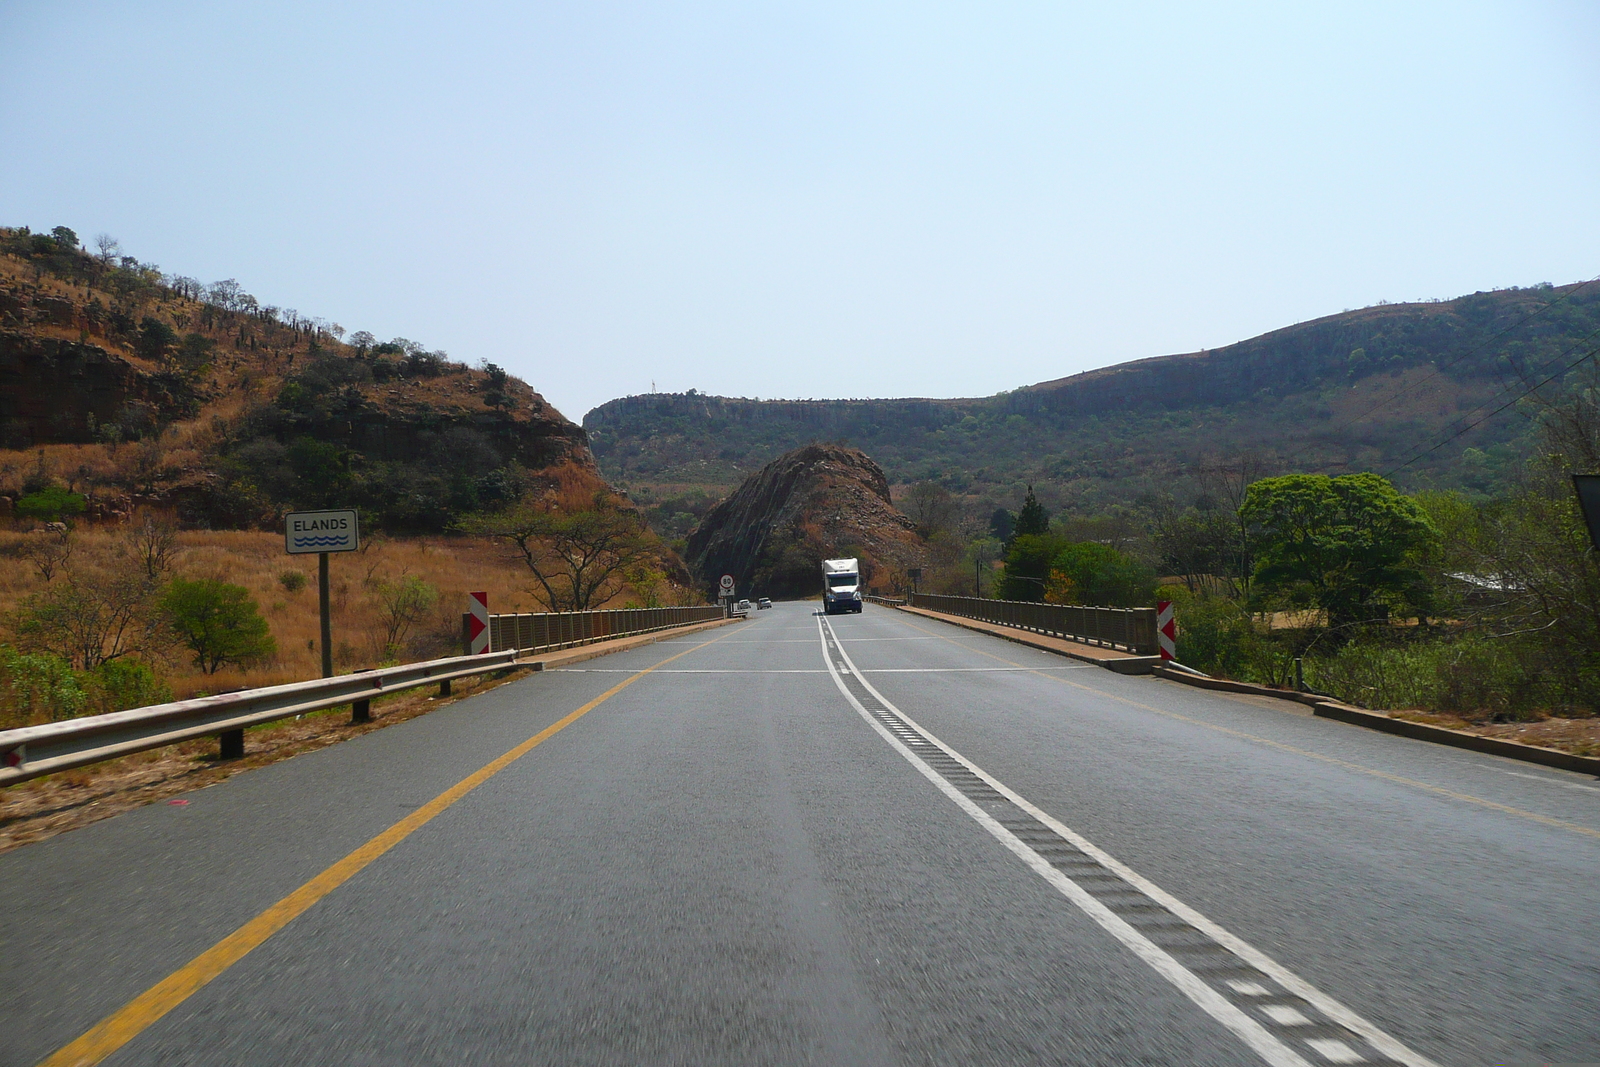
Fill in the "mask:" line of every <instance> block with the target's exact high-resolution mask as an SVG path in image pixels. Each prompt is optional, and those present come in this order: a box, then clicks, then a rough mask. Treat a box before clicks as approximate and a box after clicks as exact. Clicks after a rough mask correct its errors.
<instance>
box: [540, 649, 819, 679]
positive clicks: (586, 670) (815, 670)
mask: <svg viewBox="0 0 1600 1067" xmlns="http://www.w3.org/2000/svg"><path fill="white" fill-rule="evenodd" d="M689 651H691V652H693V651H694V649H692V648H691V649H690V650H689ZM547 673H550V674H633V673H635V672H634V671H633V670H632V669H630V668H628V667H556V668H553V669H552V670H550V671H549V672H547ZM652 673H654V674H827V673H828V672H827V671H825V670H823V669H821V668H820V667H806V668H804V669H795V670H783V669H779V668H771V669H760V668H755V669H751V670H741V669H736V668H716V667H706V668H695V669H688V668H684V669H674V670H670V671H653V672H652Z"/></svg>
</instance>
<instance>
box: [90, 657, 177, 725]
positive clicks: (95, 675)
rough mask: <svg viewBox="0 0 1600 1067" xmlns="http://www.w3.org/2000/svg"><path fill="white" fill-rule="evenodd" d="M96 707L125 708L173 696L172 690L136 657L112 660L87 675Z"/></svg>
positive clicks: (162, 700)
mask: <svg viewBox="0 0 1600 1067" xmlns="http://www.w3.org/2000/svg"><path fill="white" fill-rule="evenodd" d="M88 680H89V683H90V685H89V688H90V690H91V691H92V692H93V695H94V703H95V704H96V705H97V708H96V710H97V711H101V712H107V711H126V710H127V709H128V708H142V707H147V706H148V705H151V704H165V703H166V702H167V701H169V700H171V699H172V689H171V687H169V686H168V685H167V684H166V683H165V682H163V681H162V680H161V679H160V678H159V677H157V676H156V672H155V671H153V670H151V669H150V668H149V667H148V666H147V665H145V664H143V663H139V662H137V661H135V660H126V659H114V660H111V661H110V662H108V663H102V664H100V666H98V667H96V668H95V669H94V670H93V671H91V672H89V675H88Z"/></svg>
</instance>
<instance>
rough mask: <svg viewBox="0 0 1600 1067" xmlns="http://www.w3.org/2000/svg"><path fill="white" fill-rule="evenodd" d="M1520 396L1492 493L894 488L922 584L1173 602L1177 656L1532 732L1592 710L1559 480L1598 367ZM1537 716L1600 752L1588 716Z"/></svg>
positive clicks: (1577, 528) (1590, 611) (1583, 610)
mask: <svg viewBox="0 0 1600 1067" xmlns="http://www.w3.org/2000/svg"><path fill="white" fill-rule="evenodd" d="M1523 413H1524V415H1525V416H1526V418H1527V420H1528V421H1529V422H1530V424H1531V427H1530V430H1529V434H1530V440H1531V441H1532V442H1533V443H1532V445H1531V447H1530V448H1529V450H1528V454H1527V455H1526V456H1525V458H1524V459H1523V461H1522V463H1521V464H1520V466H1519V467H1518V468H1517V469H1516V471H1515V472H1514V473H1513V474H1512V475H1510V476H1509V478H1508V483H1507V488H1506V489H1505V490H1504V491H1502V492H1498V493H1495V494H1484V493H1471V492H1468V491H1464V490H1461V489H1455V490H1425V491H1421V492H1416V493H1413V494H1404V493H1401V492H1400V491H1398V490H1397V489H1396V488H1395V486H1394V485H1393V484H1392V483H1391V482H1390V481H1389V480H1388V479H1385V478H1383V477H1380V476H1378V475H1376V474H1373V473H1356V474H1346V475H1338V476H1330V475H1325V474H1312V473H1295V472H1288V473H1284V472H1274V471H1272V470H1271V469H1270V467H1269V466H1268V464H1267V463H1266V462H1265V461H1262V460H1259V459H1254V458H1251V457H1245V458H1243V459H1240V460H1237V461H1235V462H1232V463H1226V462H1217V463H1211V464H1207V465H1206V466H1204V467H1200V468H1197V469H1195V470H1193V471H1192V472H1191V479H1192V485H1193V486H1194V492H1193V494H1192V496H1191V497H1190V499H1188V500H1187V501H1183V502H1179V501H1178V500H1176V499H1174V498H1173V497H1172V496H1159V497H1158V496H1155V495H1146V496H1145V497H1143V498H1141V499H1140V500H1138V501H1137V502H1135V503H1133V504H1130V505H1128V506H1125V507H1114V508H1107V509H1102V510H1099V511H1097V512H1091V513H1087V514H1073V513H1071V512H1065V513H1057V514H1055V515H1051V514H1050V513H1049V512H1048V511H1047V509H1045V508H1044V506H1043V505H1042V504H1040V502H1039V499H1038V496H1039V494H1036V493H1035V491H1034V489H1033V487H1031V486H1030V487H1028V490H1027V492H1026V494H1025V496H1024V498H1023V500H1022V501H1021V502H1020V506H1019V507H1018V508H1017V510H1016V511H1009V510H1005V509H1000V510H997V511H994V512H992V513H991V514H990V515H989V516H987V520H988V521H987V522H986V523H985V522H984V516H982V515H973V514H970V511H969V513H967V514H965V515H963V513H962V509H961V508H960V507H958V506H957V505H956V503H955V501H954V498H952V497H950V496H949V494H948V492H947V491H944V490H942V489H941V487H939V486H937V485H936V484H934V483H931V482H929V483H919V484H916V485H913V486H910V487H907V488H906V489H905V490H904V491H903V492H902V497H901V506H902V508H906V509H908V510H909V511H910V512H911V513H914V514H921V515H923V516H924V517H925V519H926V523H925V525H924V526H923V527H922V529H923V532H924V535H925V536H927V537H928V538H929V542H930V546H932V547H931V549H930V551H931V554H932V555H933V556H934V558H935V560H936V563H935V565H934V566H932V567H930V568H928V569H926V570H925V572H924V575H923V578H922V581H921V582H920V587H921V588H922V589H923V590H925V591H931V592H943V593H950V594H957V595H967V596H971V595H974V594H975V593H980V592H981V595H986V596H999V597H1002V598H1006V599H1015V600H1032V601H1046V602H1054V603H1081V604H1098V605H1103V606H1141V605H1150V604H1153V603H1154V602H1155V601H1156V600H1158V599H1160V600H1171V601H1173V602H1174V603H1175V605H1176V616H1177V619H1178V627H1179V637H1178V657H1179V660H1180V661H1181V662H1183V663H1185V664H1187V665H1189V666H1191V667H1194V668H1196V669H1198V670H1201V671H1204V672H1206V673H1208V674H1211V675H1214V676H1219V677H1227V678H1232V679H1237V680H1241V681H1250V682H1257V683H1261V684H1265V685H1270V686H1279V687H1292V686H1295V685H1296V684H1304V685H1305V686H1306V687H1307V688H1309V689H1312V690H1315V691H1318V692H1322V693H1325V694H1328V695H1330V696H1333V697H1336V698H1338V699H1340V700H1342V701H1345V702H1348V703H1351V704H1356V705H1359V706H1363V707H1369V708H1377V709H1385V710H1402V711H1407V710H1408V711H1411V712H1415V713H1418V714H1421V715H1424V716H1428V717H1430V721H1436V722H1443V723H1448V724H1454V725H1469V726H1471V727H1472V728H1475V729H1479V730H1480V732H1483V731H1485V730H1487V731H1488V732H1495V731H1496V730H1499V732H1500V734H1501V735H1502V736H1509V735H1508V734H1507V733H1506V730H1500V729H1499V727H1496V726H1494V724H1523V725H1518V726H1516V727H1515V730H1516V731H1521V732H1518V733H1515V736H1518V737H1522V738H1523V739H1528V737H1529V736H1531V737H1532V738H1533V739H1534V740H1536V741H1537V740H1539V739H1540V737H1541V736H1544V735H1541V734H1540V732H1539V728H1537V727H1530V726H1527V725H1526V724H1534V723H1540V722H1543V721H1545V720H1562V721H1565V720H1577V719H1592V718H1593V717H1594V716H1595V715H1596V714H1597V712H1600V565H1597V557H1596V554H1595V552H1594V550H1593V548H1592V547H1591V544H1590V540H1589V534H1588V531H1587V528H1586V526H1585V524H1584V522H1583V518H1582V514H1581V512H1580V509H1579V507H1578V505H1577V500H1576V497H1575V495H1574V493H1573V489H1572V482H1571V479H1570V472H1572V471H1580V472H1589V471H1600V374H1597V373H1596V372H1595V371H1594V370H1593V369H1592V367H1591V368H1590V369H1588V370H1586V371H1585V372H1584V374H1583V377H1582V380H1581V381H1578V382H1576V383H1575V384H1573V385H1572V386H1570V387H1569V388H1567V389H1565V390H1563V391H1562V393H1561V394H1560V396H1559V397H1558V398H1551V399H1543V400H1541V399H1539V395H1538V394H1537V393H1535V394H1534V395H1533V398H1532V399H1531V400H1529V401H1526V402H1524V411H1523ZM984 527H986V528H984ZM980 584H981V590H980ZM1507 729H1511V727H1509V726H1508V727H1507ZM1529 729H1532V730H1533V731H1534V732H1533V734H1532V735H1528V734H1527V733H1526V731H1527V730H1529ZM1551 729H1552V730H1554V733H1553V734H1551V735H1550V736H1545V737H1544V740H1545V743H1560V744H1562V747H1567V748H1569V749H1572V750H1574V751H1577V750H1584V751H1589V750H1593V752H1595V753H1600V744H1597V743H1596V742H1597V741H1600V737H1596V736H1594V735H1595V731H1593V730H1589V729H1587V728H1585V729H1579V730H1577V731H1576V732H1575V733H1574V734H1573V736H1574V737H1575V738H1577V740H1572V739H1566V740H1563V738H1562V737H1560V736H1557V735H1559V734H1560V731H1559V730H1555V728H1554V727H1552V728H1551ZM1569 732H1571V731H1569ZM1583 738H1588V740H1584V739H1583Z"/></svg>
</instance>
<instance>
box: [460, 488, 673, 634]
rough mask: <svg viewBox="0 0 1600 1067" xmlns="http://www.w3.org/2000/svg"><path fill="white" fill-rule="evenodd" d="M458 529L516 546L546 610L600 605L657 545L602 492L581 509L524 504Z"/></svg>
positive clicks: (469, 521) (477, 517)
mask: <svg viewBox="0 0 1600 1067" xmlns="http://www.w3.org/2000/svg"><path fill="white" fill-rule="evenodd" d="M460 525H461V529H462V531H463V532H465V533H476V534H482V535H484V536H487V537H498V538H501V539H502V540H505V541H509V542H510V543H511V544H512V545H514V546H516V549H517V555H518V556H519V558H521V560H522V562H523V563H524V564H525V565H526V566H527V568H528V570H529V571H530V572H531V573H532V574H533V577H534V580H535V581H537V582H538V583H539V586H540V588H541V589H543V591H544V595H545V603H546V604H548V605H549V606H550V610H551V611H587V610H588V609H589V608H591V607H597V606H599V605H600V604H603V603H605V602H606V600H608V599H609V598H610V597H611V596H613V595H615V594H616V593H618V592H620V591H621V589H622V585H623V581H624V579H625V577H626V575H627V573H628V572H629V571H631V570H633V569H634V568H636V567H637V566H638V565H639V564H641V563H645V562H647V561H650V560H653V559H654V558H655V556H656V553H657V548H658V544H659V543H658V542H657V541H656V540H655V538H654V537H652V536H651V534H650V531H649V529H648V528H647V527H646V526H645V525H644V522H643V521H642V520H641V519H640V517H639V515H638V513H637V512H634V511H630V510H627V509H624V508H621V507H618V506H617V505H616V503H615V502H613V501H611V500H610V499H608V498H607V497H606V495H605V493H604V492H596V493H595V495H594V498H593V500H592V501H591V502H590V503H589V506H588V507H585V508H582V509H581V510H572V511H566V510H562V509H559V508H554V507H549V506H546V505H544V504H542V503H530V502H525V503H522V504H518V505H516V506H515V507H511V508H507V509H506V510H505V511H501V512H496V513H493V514H487V515H483V514H480V515H474V516H471V517H469V518H468V519H466V520H464V521H463V522H462V523H461V524H460Z"/></svg>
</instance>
